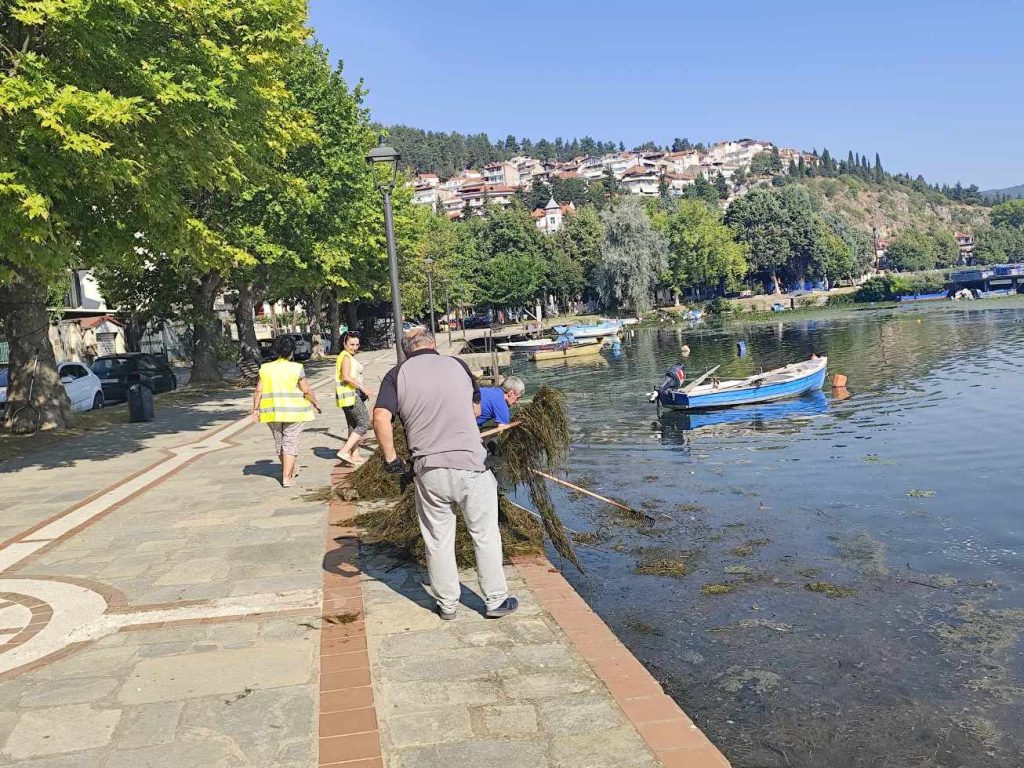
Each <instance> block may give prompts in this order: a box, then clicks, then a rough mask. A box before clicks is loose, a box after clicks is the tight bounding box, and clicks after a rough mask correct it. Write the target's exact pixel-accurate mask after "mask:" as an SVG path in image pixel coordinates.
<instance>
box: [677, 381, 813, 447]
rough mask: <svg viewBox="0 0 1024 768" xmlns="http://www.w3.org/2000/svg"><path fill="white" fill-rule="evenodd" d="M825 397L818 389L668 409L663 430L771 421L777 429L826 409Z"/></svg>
mask: <svg viewBox="0 0 1024 768" xmlns="http://www.w3.org/2000/svg"><path fill="white" fill-rule="evenodd" d="M828 407H829V405H828V398H827V397H825V393H824V392H822V391H821V390H820V389H816V390H813V391H811V392H808V393H806V394H804V395H801V396H800V397H794V398H791V399H789V400H779V401H776V402H771V403H756V404H754V405H741V406H737V407H736V408H720V409H714V410H706V411H669V412H667V413H664V414H662V417H661V424H662V432H663V434H665V435H667V436H671V435H673V434H680V433H684V432H690V431H693V430H697V429H705V428H733V427H736V428H739V429H749V428H752V427H757V426H760V427H763V428H767V429H769V430H770V429H771V425H772V423H773V422H777V423H779V427H778V428H779V429H785V428H786V426H785V425H787V424H791V423H792V422H794V421H796V422H799V421H806V420H808V419H811V418H813V417H815V416H820V415H821V414H823V413H827V412H828Z"/></svg>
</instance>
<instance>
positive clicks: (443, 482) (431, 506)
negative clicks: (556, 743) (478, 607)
mask: <svg viewBox="0 0 1024 768" xmlns="http://www.w3.org/2000/svg"><path fill="white" fill-rule="evenodd" d="M401 343H402V349H403V350H404V351H405V354H406V361H405V362H404V363H402V364H401V365H398V366H395V367H394V368H392V369H391V370H390V371H388V372H387V374H386V375H385V376H384V380H383V381H382V382H381V385H380V392H379V393H378V395H377V403H376V405H375V406H374V409H373V428H374V431H375V432H376V434H377V441H378V443H380V449H381V452H382V454H383V456H384V461H385V469H386V470H387V471H388V472H391V473H396V474H397V473H403V472H405V471H406V466H405V462H404V461H403V460H402V459H400V458H399V457H398V454H397V453H396V451H395V441H394V431H393V430H394V428H393V425H392V419H393V418H394V417H395V416H398V417H399V418H400V419H401V420H402V424H403V425H404V427H405V436H406V440H407V441H408V443H409V453H410V455H411V456H412V461H413V467H412V468H413V473H414V483H415V488H416V514H417V516H418V518H419V524H420V532H421V533H422V534H423V541H424V543H425V544H426V554H427V571H428V572H429V574H430V585H431V588H432V589H433V591H434V595H435V597H436V598H437V611H438V613H439V614H440V616H441V618H442V619H445V620H450V619H454V618H455V616H456V608H457V606H458V604H459V595H460V594H461V586H460V584H459V570H458V565H457V564H456V561H455V505H456V504H458V505H459V508H460V509H461V510H462V516H463V518H464V519H465V521H466V528H467V529H468V530H469V535H470V536H471V537H472V539H473V550H474V552H475V554H476V570H477V575H478V577H479V580H480V590H481V591H482V592H483V595H484V602H485V604H486V607H487V610H486V613H485V616H487V618H491V619H498V618H501V617H502V616H507V615H508V614H510V613H512V612H513V611H514V610H516V608H518V607H519V601H518V600H517V599H516V598H515V597H509V595H508V585H507V583H506V582H505V569H504V560H503V556H502V548H501V532H500V531H499V530H498V481H497V480H496V479H495V477H494V475H493V474H492V473H491V472H490V470H488V469H487V468H486V467H485V466H484V459H485V458H486V456H487V452H486V451H485V450H484V447H483V445H482V443H481V442H480V432H479V430H478V429H477V426H476V416H477V414H478V412H479V411H478V409H477V407H476V406H477V403H478V402H479V389H478V387H477V384H476V380H475V379H474V378H473V375H472V374H471V373H470V372H469V368H467V367H466V364H465V363H463V362H462V361H461V360H459V359H457V358H454V357H448V356H445V355H439V354H438V353H437V350H436V349H435V348H434V336H433V334H432V333H431V332H430V331H429V330H427V329H426V328H423V327H419V328H413V329H412V330H410V331H407V332H406V333H405V334H404V335H403V336H402V341H401Z"/></svg>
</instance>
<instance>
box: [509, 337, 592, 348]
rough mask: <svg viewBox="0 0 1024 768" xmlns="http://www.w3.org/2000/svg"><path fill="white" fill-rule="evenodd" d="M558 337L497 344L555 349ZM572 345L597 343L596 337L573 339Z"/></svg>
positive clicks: (512, 346)
mask: <svg viewBox="0 0 1024 768" xmlns="http://www.w3.org/2000/svg"><path fill="white" fill-rule="evenodd" d="M558 342H559V340H558V339H528V340H526V341H506V342H502V343H501V344H498V345H497V347H498V348H499V349H509V350H516V349H523V350H530V349H555V348H556V347H557V346H558ZM572 343H573V346H586V345H589V344H597V343H598V340H597V339H573V340H572Z"/></svg>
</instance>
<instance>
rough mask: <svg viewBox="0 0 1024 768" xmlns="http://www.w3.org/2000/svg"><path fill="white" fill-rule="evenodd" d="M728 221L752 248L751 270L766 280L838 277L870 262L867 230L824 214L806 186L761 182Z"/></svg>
mask: <svg viewBox="0 0 1024 768" xmlns="http://www.w3.org/2000/svg"><path fill="white" fill-rule="evenodd" d="M726 221H727V222H728V223H729V224H730V225H731V226H732V227H733V228H734V230H735V231H736V233H737V238H738V239H739V240H740V241H741V242H743V243H745V244H746V245H747V246H748V248H749V256H748V261H749V263H750V266H751V269H752V271H753V272H754V273H756V274H758V276H759V277H760V278H761V279H762V281H764V282H765V283H769V282H770V283H774V284H776V285H778V283H779V282H780V280H782V279H785V280H787V281H796V282H803V281H804V280H806V279H807V278H816V279H824V278H828V279H832V280H834V279H837V278H840V277H847V276H853V275H855V274H860V273H862V272H863V270H864V268H865V266H866V265H867V264H869V263H870V256H871V245H870V241H869V239H868V238H867V235H866V233H862V232H858V231H856V230H854V229H853V228H852V227H851V226H850V224H849V222H847V221H846V220H845V219H844V218H843V217H841V216H839V215H838V214H834V213H827V212H826V213H823V212H822V211H820V210H819V209H818V204H817V203H816V201H815V200H814V199H813V198H812V197H811V196H810V194H809V193H808V191H807V189H805V188H804V187H803V186H802V185H795V184H789V185H786V186H783V187H779V188H772V187H765V186H761V187H756V188H755V189H753V190H751V191H750V193H749V194H747V195H745V196H743V197H741V198H738V199H736V200H734V201H733V202H732V204H731V205H730V206H729V210H728V212H727V213H726Z"/></svg>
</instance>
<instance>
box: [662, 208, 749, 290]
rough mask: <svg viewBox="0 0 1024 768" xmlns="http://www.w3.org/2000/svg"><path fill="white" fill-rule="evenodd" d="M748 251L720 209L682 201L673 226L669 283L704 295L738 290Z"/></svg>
mask: <svg viewBox="0 0 1024 768" xmlns="http://www.w3.org/2000/svg"><path fill="white" fill-rule="evenodd" d="M746 251H747V248H746V246H745V245H744V244H741V243H739V242H737V240H736V234H735V232H733V230H732V229H731V228H730V227H728V226H727V225H726V224H725V221H724V218H723V215H722V212H721V211H720V210H719V209H718V207H717V206H716V207H715V208H713V209H712V208H709V207H708V206H707V205H706V204H705V203H703V202H701V201H700V200H680V201H679V207H678V209H677V210H676V212H675V214H674V215H673V216H672V218H671V223H670V226H669V266H668V268H669V278H668V282H669V284H670V285H671V286H672V287H673V288H674V289H676V290H677V291H685V290H690V291H694V292H695V293H697V294H698V295H700V294H701V293H702V292H703V290H704V289H711V290H719V291H727V290H731V289H733V288H735V287H736V286H737V284H738V283H739V281H740V279H741V278H742V277H743V275H744V274H745V273H746V271H747V261H746Z"/></svg>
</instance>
